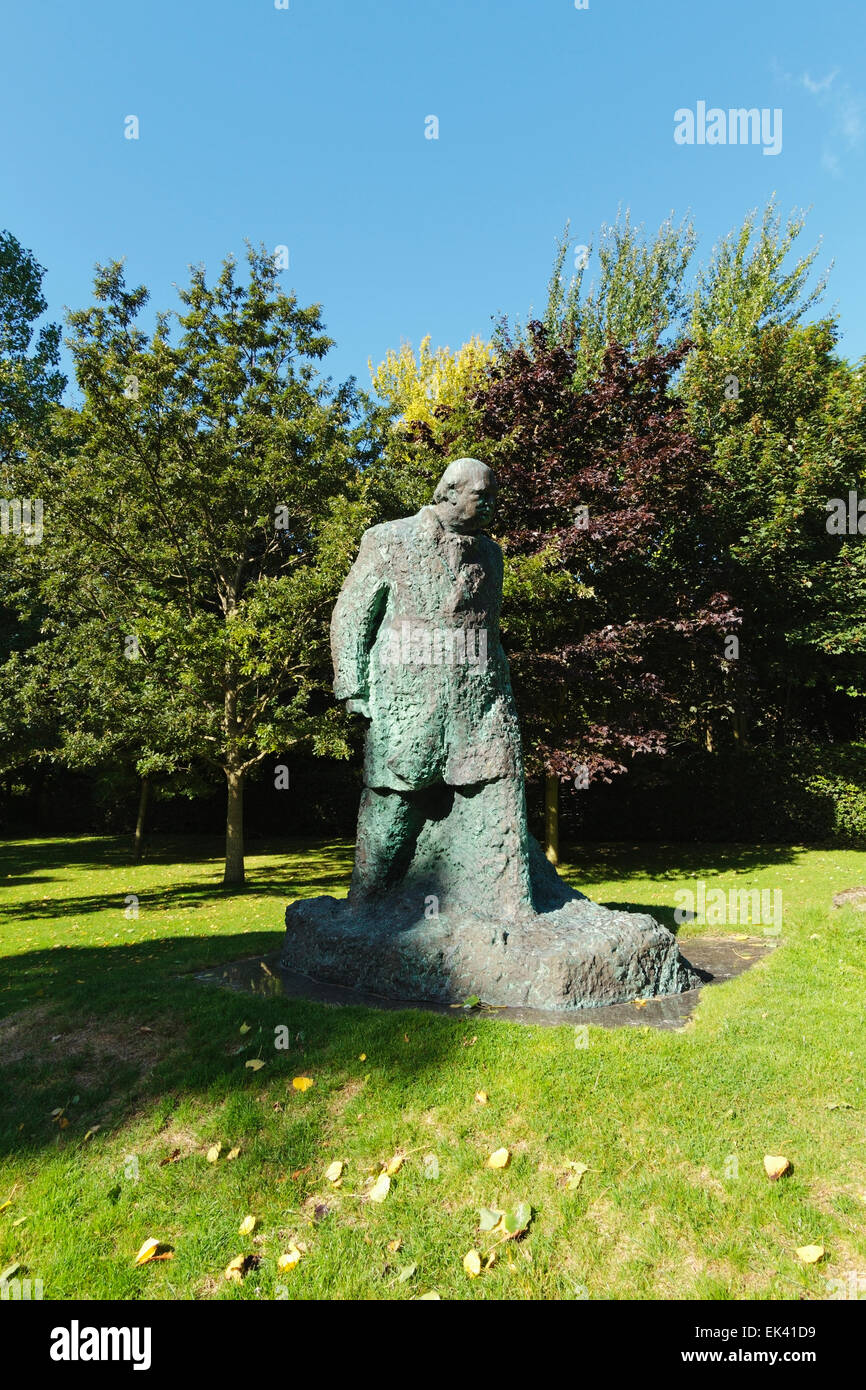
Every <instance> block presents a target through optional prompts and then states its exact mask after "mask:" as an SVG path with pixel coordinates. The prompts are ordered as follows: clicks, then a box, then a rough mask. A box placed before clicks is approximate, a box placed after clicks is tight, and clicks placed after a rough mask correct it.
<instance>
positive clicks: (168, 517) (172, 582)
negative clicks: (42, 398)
mask: <svg viewBox="0 0 866 1390" xmlns="http://www.w3.org/2000/svg"><path fill="white" fill-rule="evenodd" d="M247 265H248V277H247V278H246V280H241V279H240V278H239V277H238V274H237V270H236V266H235V263H234V261H233V260H232V259H231V258H230V259H228V260H226V261H225V263H224V265H223V267H222V271H221V273H220V274H219V276H218V278H217V279H216V281H215V282H214V283H213V284H210V283H209V282H208V280H207V277H206V275H205V272H204V270H203V269H201V268H197V269H194V270H193V271H192V276H191V281H190V283H189V285H188V286H187V287H186V288H185V289H183V290H182V291H180V299H181V310H180V311H179V312H178V313H177V314H176V315H174V316H169V315H167V314H159V315H158V316H157V320H156V327H155V329H154V331H153V333H152V334H151V335H150V336H148V335H147V334H146V333H145V332H144V331H143V330H142V329H141V328H140V326H139V325H138V322H137V320H138V316H139V314H140V312H141V310H142V308H143V307H144V304H145V302H146V300H147V293H146V291H145V290H144V289H143V288H138V289H134V290H129V289H127V287H126V282H125V278H124V273H123V269H122V266H121V265H120V264H119V263H114V264H111V265H109V266H106V267H101V268H99V270H98V273H97V277H96V281H95V298H96V303H95V305H94V306H93V307H91V308H89V309H85V310H82V311H80V312H76V313H73V314H71V315H70V320H69V322H70V328H71V338H70V347H71V351H72V355H73V359H74V363H75V371H76V378H77V381H78V386H79V388H80V391H81V393H82V401H81V404H80V406H79V408H77V409H74V410H73V409H70V410H67V411H65V412H64V413H63V415H62V418H61V420H60V422H59V426H58V430H59V435H60V439H61V446H62V447H61V448H60V450H59V451H58V454H57V456H55V457H52V456H51V455H48V454H46V455H44V457H43V459H42V466H43V478H44V485H45V489H46V498H47V502H48V503H49V504H50V511H49V513H48V516H47V524H46V537H45V545H44V546H43V547H42V550H43V552H44V553H43V555H42V557H41V558H42V560H43V567H44V573H43V579H42V588H43V592H44V593H45V594H46V596H47V599H48V602H49V604H50V607H51V612H52V615H53V618H52V627H53V635H52V638H51V644H50V645H51V651H50V652H49V653H46V656H45V659H46V660H51V661H53V662H54V663H55V667H56V669H57V670H60V671H63V672H64V685H65V688H66V690H67V692H69V691H70V690H72V689H73V688H74V686H75V684H76V681H77V683H78V686H79V689H80V691H81V702H82V712H81V716H80V718H79V720H78V723H77V724H75V723H73V725H72V728H71V731H70V732H69V734H68V735H67V741H68V744H69V746H74V744H75V740H78V744H79V746H84V745H87V743H88V741H89V742H90V744H91V745H92V746H93V747H94V748H95V749H96V750H99V749H102V750H104V749H105V747H107V744H106V738H107V733H106V724H107V719H108V718H109V717H110V716H111V717H114V718H115V725H116V727H117V728H118V730H119V739H120V742H121V743H122V744H123V746H124V747H125V748H126V749H127V750H128V753H129V755H130V756H133V757H134V759H135V763H136V766H137V770H138V772H139V774H140V775H141V776H146V775H148V774H149V773H150V772H153V771H156V770H159V769H162V770H163V771H166V770H171V769H177V768H179V767H183V766H186V765H187V764H188V763H189V762H190V760H199V761H201V762H203V763H204V764H207V765H209V766H211V767H212V768H215V769H219V771H220V772H221V774H222V775H223V776H224V777H225V780H226V786H227V815H226V864H225V875H224V882H225V884H227V885H237V884H240V883H242V882H243V878H244V849H243V792H244V784H245V779H246V777H247V775H248V773H249V772H250V770H251V769H252V768H254V767H255V766H257V765H258V764H260V763H263V762H265V761H266V760H268V759H272V758H275V757H276V756H277V755H278V754H279V755H282V754H284V753H285V752H286V751H287V750H288V749H290V748H291V747H292V746H294V745H296V744H298V743H300V742H302V741H303V742H306V743H309V744H312V746H313V747H314V749H315V751H317V752H320V753H331V754H343V755H345V754H346V753H347V751H348V748H347V743H346V733H345V723H344V718H343V716H342V715H341V714H340V713H338V712H335V711H334V710H333V706H332V702H331V701H330V699H329V698H328V693H329V690H328V688H329V684H330V672H329V662H328V653H327V631H328V628H327V619H328V614H329V611H330V607H331V605H332V603H333V599H334V597H335V595H336V592H337V589H338V588H339V584H340V581H341V579H342V577H343V574H344V573H345V570H346V569H347V568H348V564H349V556H350V552H351V551H352V549H353V548H354V546H355V545H356V544H357V540H358V537H359V535H360V533H361V531H362V530H363V528H364V525H365V524H366V522H367V519H368V518H367V514H366V513H365V510H364V506H363V503H362V501H361V500H360V497H359V496H358V493H357V487H356V477H357V472H358V469H359V468H362V467H363V466H364V464H365V463H366V462H367V460H368V456H369V451H370V448H371V431H370V426H369V421H368V420H367V418H366V413H365V410H364V407H363V403H362V402H361V401H359V398H358V396H357V394H356V392H355V390H354V387H353V385H352V383H349V384H347V385H344V386H340V387H338V388H333V387H332V386H331V384H330V381H329V380H327V379H325V378H324V377H322V375H321V373H320V371H319V369H318V365H317V364H318V363H319V362H320V361H321V359H322V358H323V357H324V356H325V354H326V352H327V350H328V348H329V347H330V345H331V340H330V339H329V338H328V337H327V336H326V335H325V333H324V331H323V327H322V322H321V316H320V310H319V307H318V306H316V305H313V306H309V307H306V308H305V307H302V306H300V305H299V304H298V302H297V300H296V297H295V296H294V295H293V294H286V293H284V292H283V291H282V289H281V288H280V286H279V284H278V279H277V272H276V270H275V267H274V264H273V261H272V259H271V258H270V257H269V256H268V255H267V254H266V253H265V252H264V250H262V251H255V250H253V249H252V248H250V249H249V251H248V255H247ZM172 329H174V330H175V331H174V333H173V332H172ZM100 656H101V657H102V658H103V661H102V662H100V660H99V659H98V658H99V657H100ZM103 671H104V674H101V672H103ZM118 686H119V687H120V688H122V689H125V691H126V694H125V696H124V695H120V696H118V689H117V688H118ZM65 707H66V708H67V710H69V708H70V701H69V699H68V696H67V698H66V700H65ZM112 711H114V712H115V713H114V715H113V716H112Z"/></svg>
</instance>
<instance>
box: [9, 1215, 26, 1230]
mask: <svg viewBox="0 0 866 1390" xmlns="http://www.w3.org/2000/svg"><path fill="white" fill-rule="evenodd" d="M26 1220H27V1217H26V1216H19V1217H18V1220H17V1221H13V1222H12V1229H13V1231H14V1229H15V1227H16V1226H23V1225H24V1222H25V1221H26Z"/></svg>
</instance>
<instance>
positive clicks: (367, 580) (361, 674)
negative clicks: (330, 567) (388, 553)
mask: <svg viewBox="0 0 866 1390" xmlns="http://www.w3.org/2000/svg"><path fill="white" fill-rule="evenodd" d="M387 596H388V581H387V579H386V577H385V573H384V564H383V558H382V554H381V551H380V549H379V546H378V545H377V543H376V541H375V539H374V537H373V536H372V535H371V533H370V532H369V531H366V532H365V533H364V536H363V539H362V541H361V548H360V550H359V551H358V558H357V559H356V561H355V563H354V565H353V566H352V568H351V569H350V571H349V573H348V575H347V577H346V582H345V583H344V585H343V587H342V589H341V590H340V595H339V598H338V599H337V602H336V604H335V606H334V612H333V615H332V617H331V656H332V658H333V662H334V694H335V695H336V697H337V699H338V700H352V701H354V700H363V701H366V699H367V698H368V696H369V693H370V692H369V685H368V679H369V668H370V648H371V647H372V645H373V642H374V640H375V637H376V631H377V629H378V626H379V622H380V620H381V617H382V613H383V612H384V609H385V602H386V600H387Z"/></svg>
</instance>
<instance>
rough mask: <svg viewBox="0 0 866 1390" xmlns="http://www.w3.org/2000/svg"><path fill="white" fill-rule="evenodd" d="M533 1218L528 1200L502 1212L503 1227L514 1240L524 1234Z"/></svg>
mask: <svg viewBox="0 0 866 1390" xmlns="http://www.w3.org/2000/svg"><path fill="white" fill-rule="evenodd" d="M531 1220H532V1207H531V1206H530V1205H529V1203H528V1202H518V1204H517V1206H516V1207H513V1208H512V1209H511V1210H510V1211H504V1212H503V1213H502V1229H503V1231H504V1232H505V1234H506V1235H507V1236H509V1237H510V1238H511V1239H512V1240H513V1239H514V1237H515V1236H519V1235H522V1234H523V1232H524V1231H525V1230H526V1228H527V1226H528V1225H529V1223H530V1221H531Z"/></svg>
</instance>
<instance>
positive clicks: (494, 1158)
mask: <svg viewBox="0 0 866 1390" xmlns="http://www.w3.org/2000/svg"><path fill="white" fill-rule="evenodd" d="M510 1159H511V1154H510V1153H509V1152H508V1149H495V1150H494V1151H493V1153H492V1154H491V1155H490V1157H489V1158H488V1160H487V1167H488V1168H507V1167H508V1164H509V1162H510Z"/></svg>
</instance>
